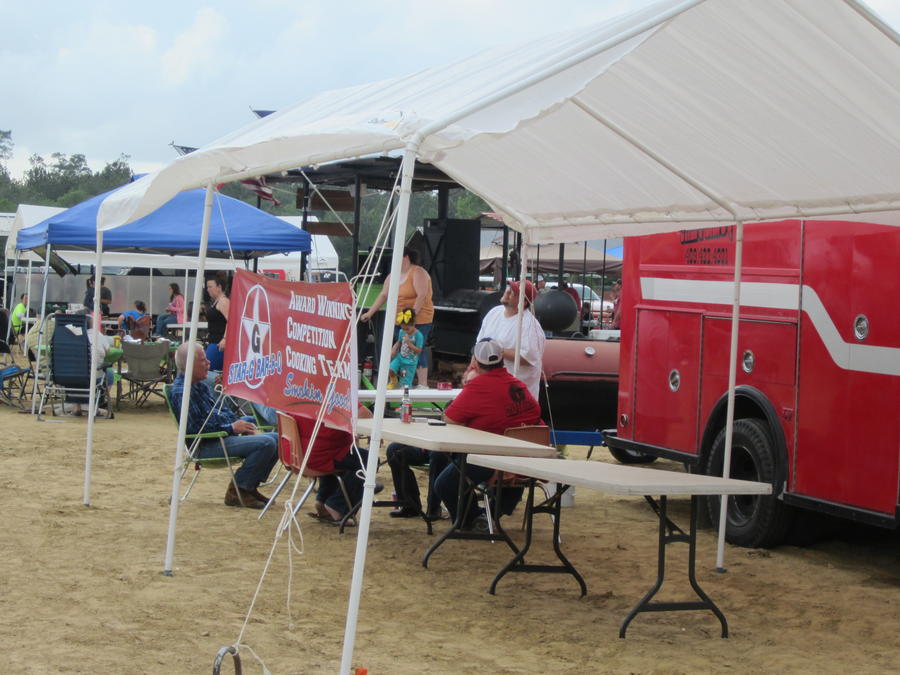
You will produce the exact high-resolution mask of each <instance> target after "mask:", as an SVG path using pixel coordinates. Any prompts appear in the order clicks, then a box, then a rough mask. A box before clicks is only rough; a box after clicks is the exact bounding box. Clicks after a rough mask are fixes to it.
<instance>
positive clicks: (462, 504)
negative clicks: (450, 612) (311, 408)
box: [422, 454, 519, 568]
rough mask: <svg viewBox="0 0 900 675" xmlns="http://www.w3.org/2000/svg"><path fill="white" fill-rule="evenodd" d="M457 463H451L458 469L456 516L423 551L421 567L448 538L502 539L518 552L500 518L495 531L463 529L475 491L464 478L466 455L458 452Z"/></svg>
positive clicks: (426, 564)
mask: <svg viewBox="0 0 900 675" xmlns="http://www.w3.org/2000/svg"><path fill="white" fill-rule="evenodd" d="M459 457H460V459H459V464H458V465H456V464H453V463H452V462H451V465H453V466H456V468H457V471H459V489H458V491H457V494H456V518H455V519H454V520H453V523H452V524H451V525H450V528H449V529H448V530H447V531H446V532H444V534H442V535H441V536H440V537H439V538H438V540H437V541H436V542H434V543H433V544H432V545H431V546H430V547H429V548H428V550H427V551H425V556H424V557H423V558H422V567H425V568H427V567H428V559H429V558H430V557H431V554H432V553H434V552H435V551H436V550H437V549H438V548H439V547H440V546H441V544H443V543H444V542H445V541H447V540H448V539H477V540H482V541H503V542H506V545H507V546H509V547H510V548H511V549H512V550H513V552H514V553H518V552H519V549H518V547H517V546H516V545H515V544H514V543H513V541H512V539H510V538H509V535H508V534H506V531H505V530H504V529H503V527H501V526H500V520H499V518H498V519H497V531H496V532H471V531H468V530H464V529H463V518H464V517H465V514H466V513H467V512H468V508H466V506H467V503H466V501H467V500H468V499H471V498H472V496H473V495H474V492H475V486H474V485H472V484H471V481H470V480H469V479H468V478H466V455H465V454H460V456H459Z"/></svg>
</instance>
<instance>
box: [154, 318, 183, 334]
mask: <svg viewBox="0 0 900 675" xmlns="http://www.w3.org/2000/svg"><path fill="white" fill-rule="evenodd" d="M170 323H178V317H177V316H175V315H174V314H160V315H159V316H158V317H156V334H157V335H161V336H162V337H165V336H166V326H168V325H169V324H170Z"/></svg>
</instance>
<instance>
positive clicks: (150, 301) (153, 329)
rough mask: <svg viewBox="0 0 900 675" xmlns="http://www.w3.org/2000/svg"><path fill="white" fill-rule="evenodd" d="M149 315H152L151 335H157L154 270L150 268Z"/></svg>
mask: <svg viewBox="0 0 900 675" xmlns="http://www.w3.org/2000/svg"><path fill="white" fill-rule="evenodd" d="M147 314H149V315H150V335H155V334H156V324H155V323H154V322H153V268H152V267H151V268H150V290H149V292H148V293H147Z"/></svg>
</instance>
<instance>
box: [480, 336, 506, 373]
mask: <svg viewBox="0 0 900 675" xmlns="http://www.w3.org/2000/svg"><path fill="white" fill-rule="evenodd" d="M472 355H473V356H474V357H475V360H476V361H478V363H480V364H481V365H483V366H494V365H496V364H498V363H500V362H502V361H503V347H501V346H500V343H499V342H497V341H496V340H494V339H493V338H484V339H482V340H479V341H478V342H476V343H475V348H474V349H473V350H472Z"/></svg>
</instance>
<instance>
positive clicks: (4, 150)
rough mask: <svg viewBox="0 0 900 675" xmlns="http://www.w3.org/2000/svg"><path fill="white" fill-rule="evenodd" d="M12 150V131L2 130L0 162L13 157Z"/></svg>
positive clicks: (0, 136)
mask: <svg viewBox="0 0 900 675" xmlns="http://www.w3.org/2000/svg"><path fill="white" fill-rule="evenodd" d="M12 149H13V141H12V131H3V129H0V160H3V159H9V158H10V157H12Z"/></svg>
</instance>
